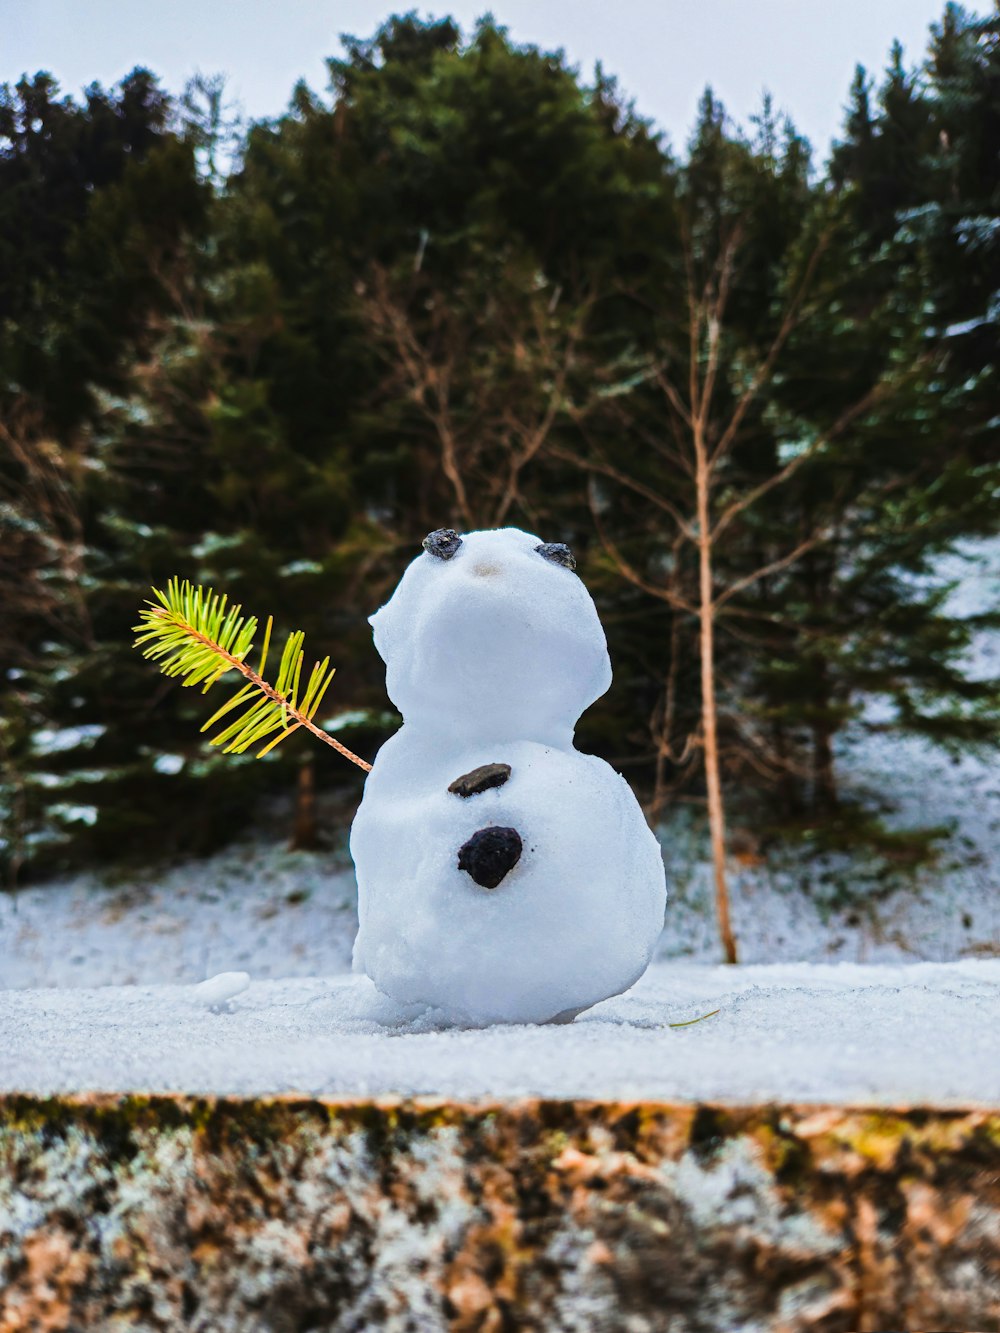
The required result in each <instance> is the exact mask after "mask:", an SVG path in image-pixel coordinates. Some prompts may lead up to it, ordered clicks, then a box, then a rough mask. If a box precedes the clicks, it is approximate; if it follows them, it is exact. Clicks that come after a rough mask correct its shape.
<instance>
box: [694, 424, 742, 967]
mask: <svg viewBox="0 0 1000 1333" xmlns="http://www.w3.org/2000/svg"><path fill="white" fill-rule="evenodd" d="M695 451H696V455H697V474H696V478H695V481H696V485H697V491H698V572H699V589H700V599H699V607H698V618H699V625H700V634H699V640H700V646H701V716H702V728H703V731H704V742H705V786H706V789H707V792H708V827H709V833H710V835H711V840H712V867H713V871H714V875H715V911H716V916H717V918H718V922H719V937H720V939H721V940H722V948H723V950H724V952H725V956H726V962H727V963H735V962H736V961H737V956H736V940H735V939H734V937H733V928H732V925H731V923H730V919H729V885H728V883H727V882H726V822H725V815H724V812H723V807H722V783H721V782H720V780H719V739H718V730H717V725H716V710H715V608H714V606H713V602H712V533H711V528H710V526H709V522H710V520H709V510H708V489H709V477H708V460H707V456H706V450H705V445H704V441H703V439H702V438H701V432H700V430H698V429H696V430H695Z"/></svg>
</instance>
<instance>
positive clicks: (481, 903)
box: [351, 528, 666, 1025]
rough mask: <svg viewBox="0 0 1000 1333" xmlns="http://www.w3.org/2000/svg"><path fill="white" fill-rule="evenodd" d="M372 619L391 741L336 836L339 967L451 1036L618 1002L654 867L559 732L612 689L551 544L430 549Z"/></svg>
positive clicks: (650, 942) (608, 789)
mask: <svg viewBox="0 0 1000 1333" xmlns="http://www.w3.org/2000/svg"><path fill="white" fill-rule="evenodd" d="M423 548H424V549H423V553H422V554H421V555H419V556H418V557H417V558H416V559H415V560H414V561H413V562H412V564H411V565H410V566H409V568H408V569H407V570H406V572H405V573H404V575H403V577H402V579H401V580H400V583H399V586H398V587H397V588H396V591H395V592H394V593H393V595H392V597H391V598H390V600H389V601H388V602H387V603H386V605H385V606H383V607H382V608H381V610H379V611H377V612H376V613H375V615H374V616H372V617H371V621H370V623H371V625H372V629H373V631H374V637H375V646H376V648H377V649H378V651H379V653H380V654H381V656H382V657H383V659H384V661H385V664H386V688H387V690H388V693H389V697H390V698H391V699H392V701H393V703H395V705H396V706H397V708H398V709H399V711H400V712H401V713H402V715H403V725H402V727H401V728H400V729H399V731H398V732H397V733H396V734H395V735H394V736H393V737H391V738H390V739H389V740H388V741H387V742H386V743H385V745H383V747H382V749H381V750H380V751H379V753H378V756H377V757H376V759H375V763H374V765H373V767H372V771H371V773H370V774H369V775H368V778H367V781H366V783H365V793H364V799H363V800H362V802H361V806H360V808H359V810H358V813H357V816H356V818H355V820H354V824H353V826H352V829H351V854H352V856H353V857H354V863H355V866H356V867H357V875H358V915H359V923H360V925H359V930H358V936H357V942H356V943H355V946H354V969H355V971H357V972H363V973H366V974H367V975H368V976H369V977H370V978H371V980H372V981H373V982H374V984H375V986H376V987H377V988H378V989H379V990H380V991H382V992H383V993H385V994H386V995H389V996H391V997H392V998H394V999H395V1000H398V1001H400V1002H403V1003H413V1004H423V1005H427V1006H429V1007H431V1008H434V1009H437V1010H440V1011H441V1012H442V1013H443V1015H444V1016H445V1018H446V1019H447V1020H448V1021H451V1022H455V1023H460V1024H473V1025H485V1024H491V1023H546V1022H557V1023H558V1022H568V1021H570V1020H572V1019H573V1018H574V1017H575V1016H576V1015H577V1014H578V1013H580V1012H581V1011H582V1010H584V1009H587V1008H589V1007H590V1006H591V1005H593V1004H596V1003H597V1002H598V1001H599V1000H603V999H606V998H607V997H608V996H611V995H617V994H619V993H620V992H621V991H624V990H627V989H628V987H629V986H631V985H632V984H633V982H635V981H637V980H638V978H639V977H640V976H641V975H642V973H643V972H644V971H645V969H646V967H647V965H648V963H649V960H650V956H651V954H652V951H653V947H654V945H655V943H656V940H657V937H658V935H659V933H660V929H661V926H662V924H663V910H664V905H665V901H666V891H665V885H664V871H663V859H662V856H661V854H660V848H659V844H658V843H657V841H656V838H655V837H654V836H653V834H652V833H651V832H650V830H649V828H648V826H647V824H646V821H645V819H644V817H643V814H642V811H641V810H640V808H639V805H638V803H637V802H636V799H635V797H634V796H633V794H632V791H631V789H630V788H629V786H628V784H627V783H626V782H625V780H624V779H623V778H622V777H621V776H620V775H619V774H618V773H616V772H615V771H614V769H612V768H611V767H610V766H609V765H608V764H606V763H604V761H603V760H601V759H598V758H596V757H595V756H593V755H587V754H581V753H580V751H579V750H577V749H575V747H574V745H573V730H574V727H575V725H576V722H577V721H578V719H579V717H580V715H581V713H582V712H583V711H584V709H586V708H588V707H589V706H590V705H591V704H592V703H593V702H594V700H595V699H598V698H600V696H601V695H602V694H604V692H605V691H606V690H607V689H608V686H609V685H610V684H611V663H610V660H609V658H608V649H607V642H606V640H605V637H604V631H603V629H602V628H601V623H600V620H599V619H598V616H597V610H596V608H595V606H594V603H593V600H592V599H591V597H590V594H589V593H588V592H587V590H586V588H585V587H584V585H583V583H582V582H581V581H580V579H579V578H578V577H577V575H576V574H575V573H574V572H573V571H574V569H575V561H574V559H573V556H572V554H571V552H570V550H569V548H568V547H567V546H564V545H562V544H561V543H546V542H542V541H540V540H539V538H538V537H534V536H531V535H530V534H529V533H526V532H521V531H520V530H518V529H517V528H501V529H499V530H497V531H484V532H470V533H466V534H464V535H463V536H459V534H458V533H456V532H454V531H452V530H451V529H450V528H446V529H441V530H440V531H438V532H432V533H431V534H430V535H429V536H428V537H426V538H425V539H424V542H423Z"/></svg>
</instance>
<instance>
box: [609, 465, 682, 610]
mask: <svg viewBox="0 0 1000 1333" xmlns="http://www.w3.org/2000/svg"><path fill="white" fill-rule="evenodd" d="M587 500H588V503H589V505H590V512H591V514H592V515H593V519H594V527H595V528H596V529H597V535H598V536H599V537H600V539H601V545H602V546H603V547H604V549H605V551H607V553H608V555H609V556H610V557H611V559H612V560H613V561H614V564H615V568H616V569H617V570H618V572H619V574H621V576H622V577H623V578H625V579H627V580H628V581H629V583H631V584H632V585H633V586H634V587H636V588H640V589H641V590H642V591H643V592H646V593H649V595H650V596H651V597H656V598H657V599H658V600H659V601H661V602H666V603H667V605H668V606H672V607H674V609H675V610H677V611H684V612H685V613H686V614H687V615H692V616H694V615H697V614H698V612H697V608H696V607H694V606H692V605H691V603H690V602H688V601H686V600H685V598H683V597H681V596H679V594H677V593H675V592H673V591H672V590H671V589H669V588H664V587H663V586H662V585H660V584H656V583H650V582H649V581H648V579H644V578H643V577H642V575H641V574H640V573H639V572H638V571H637V570H636V569H634V568H633V567H632V565H630V564H629V562H628V561H627V560H626V559H625V557H624V556H623V555H622V553H621V551H619V549H618V547H617V546H616V545H615V543H614V542H613V541H612V540H611V538H610V537H609V536H608V534H607V532H606V531H605V528H604V523H603V522H602V520H601V516H600V513H599V511H598V508H597V498H596V496H595V494H594V488H593V482H592V480H591V483H590V484H588V486H587Z"/></svg>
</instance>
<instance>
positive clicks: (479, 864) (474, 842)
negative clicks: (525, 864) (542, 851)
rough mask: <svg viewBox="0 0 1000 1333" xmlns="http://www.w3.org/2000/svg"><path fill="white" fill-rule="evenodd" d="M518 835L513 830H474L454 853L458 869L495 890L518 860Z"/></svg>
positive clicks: (491, 827)
mask: <svg viewBox="0 0 1000 1333" xmlns="http://www.w3.org/2000/svg"><path fill="white" fill-rule="evenodd" d="M521 848H522V843H521V835H520V834H519V833H518V831H517V829H513V828H496V827H494V826H493V825H490V826H489V827H488V828H481V829H478V830H477V831H476V832H475V833H473V835H472V837H471V838H470V839H469V841H468V842H467V843H465V845H464V846H463V847H461V848H460V849H459V853H458V868H459V870H465V871H466V872H467V873H468V874H470V875H471V876H472V878H473V879H474V880H475V881H476V883H477V884H479V885H480V886H481V887H482V888H484V889H495V888H496V886H497V885H498V884H499V883H500V881H501V880H502V879H503V877H504V876H505V875H506V874H507V872H508V871H510V870H513V868H514V867H515V866H516V865H517V863H518V861H519V860H520V859H521Z"/></svg>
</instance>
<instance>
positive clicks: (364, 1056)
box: [0, 960, 1000, 1105]
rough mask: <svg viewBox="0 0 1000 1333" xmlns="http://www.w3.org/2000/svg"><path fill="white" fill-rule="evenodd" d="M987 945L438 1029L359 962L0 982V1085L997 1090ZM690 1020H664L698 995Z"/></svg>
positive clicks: (657, 989)
mask: <svg viewBox="0 0 1000 1333" xmlns="http://www.w3.org/2000/svg"><path fill="white" fill-rule="evenodd" d="M998 1002H1000V960H990V961H975V962H973V961H965V962H961V963H955V964H950V965H949V964H935V963H923V964H916V965H911V966H905V967H900V966H878V967H875V966H871V965H868V966H858V965H852V964H839V965H835V966H823V965H810V964H774V965H771V966H761V967H745V968H726V967H723V966H717V967H694V966H691V965H684V964H681V965H663V964H661V965H657V966H655V967H654V968H652V969H651V970H650V972H648V973H647V975H646V976H645V977H644V978H643V980H642V981H641V982H639V984H638V985H637V986H635V988H634V989H633V990H631V991H630V992H629V993H628V994H627V995H623V996H619V997H617V998H615V999H613V1000H607V1001H605V1002H604V1003H603V1004H600V1005H597V1006H596V1007H595V1008H593V1009H591V1010H589V1011H588V1012H587V1013H586V1014H583V1015H581V1016H580V1017H579V1018H577V1019H576V1020H575V1021H574V1022H573V1023H572V1024H569V1025H565V1026H552V1025H548V1026H523V1027H512V1026H497V1027H492V1028H488V1029H472V1030H469V1029H456V1028H454V1027H450V1028H444V1029H441V1028H440V1026H439V1019H438V1016H436V1015H435V1014H433V1013H420V1012H419V1010H417V1009H415V1008H409V1009H407V1008H405V1007H401V1006H398V1005H396V1004H395V1003H394V1002H392V1001H389V1000H387V999H385V997H383V996H380V995H379V994H378V992H376V991H375V990H374V988H373V986H372V985H371V983H370V982H369V981H368V980H367V978H363V977H341V978H333V979H329V980H309V979H297V980H288V981H258V982H255V983H253V984H251V985H250V987H249V989H247V990H246V991H244V992H243V993H242V994H240V995H238V996H236V997H235V998H233V999H231V1000H229V1002H228V1004H229V1012H213V1010H212V1009H209V1008H206V1007H205V1005H204V1004H203V1003H201V1002H200V1000H199V998H198V997H197V996H196V995H195V988H194V987H180V986H152V987H105V988H101V989H93V990H33V991H6V992H2V993H0V1030H2V1032H3V1036H4V1040H3V1043H2V1047H0V1089H5V1090H6V1089H16V1090H18V1091H22V1092H32V1093H36V1094H43V1095H47V1094H53V1093H58V1092H72V1091H79V1090H85V1089H91V1090H107V1089H115V1090H119V1091H137V1092H138V1091H142V1092H166V1091H183V1092H190V1093H220V1094H244V1095H251V1094H255V1093H293V1092H298V1093H312V1094H348V1095H351V1096H363V1095H368V1094H371V1095H376V1094H392V1093H395V1094H402V1095H418V1094H427V1095H440V1096H446V1097H463V1098H464V1097H518V1096H527V1095H532V1094H534V1095H539V1096H549V1097H583V1098H590V1097H594V1098H608V1097H610V1098H626V1099H627V1098H639V1097H643V1098H660V1099H664V1100H670V1099H688V1098H692V1099H694V1098H713V1099H726V1100H756V1099H774V1100H778V1101H818V1102H839V1101H854V1102H868V1103H885V1104H888V1103H895V1102H922V1101H931V1102H934V1103H935V1104H938V1105H940V1104H942V1103H955V1104H959V1103H962V1104H966V1103H970V1102H981V1103H989V1104H994V1105H995V1104H997V1103H998V1102H1000V1024H998V1023H997V1021H996V1020H997V1013H998ZM713 1009H718V1010H719V1012H718V1013H717V1014H716V1015H715V1016H714V1017H711V1018H705V1019H703V1020H702V1021H700V1022H696V1023H694V1024H692V1025H691V1026H689V1027H681V1028H670V1027H668V1026H666V1024H667V1023H669V1022H685V1021H687V1020H690V1019H693V1018H698V1017H699V1016H700V1015H702V1014H705V1013H707V1012H709V1011H710V1010H713Z"/></svg>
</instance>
